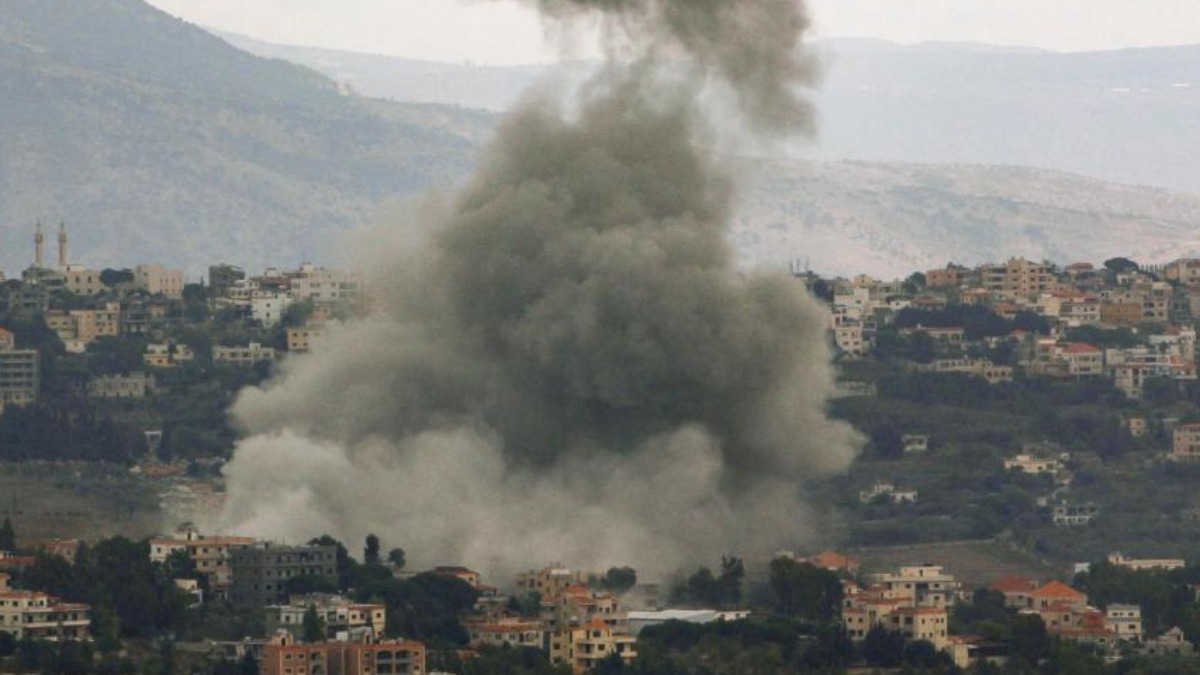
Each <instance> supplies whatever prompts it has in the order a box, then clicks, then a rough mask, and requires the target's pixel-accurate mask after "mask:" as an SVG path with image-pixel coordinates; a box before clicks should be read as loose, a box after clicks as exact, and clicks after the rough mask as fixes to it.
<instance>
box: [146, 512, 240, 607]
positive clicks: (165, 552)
mask: <svg viewBox="0 0 1200 675" xmlns="http://www.w3.org/2000/svg"><path fill="white" fill-rule="evenodd" d="M255 541H256V540H255V539H254V538H253V537H229V536H211V535H203V534H200V533H199V532H197V531H196V530H193V529H183V530H179V531H178V532H176V533H175V534H174V535H172V536H170V537H157V538H154V539H151V540H150V560H152V561H154V562H159V563H161V562H166V560H167V558H168V557H170V555H171V554H172V553H174V552H175V551H185V552H186V553H187V556H188V558H190V559H191V560H192V561H193V562H194V563H195V564H196V571H197V572H199V573H201V574H203V575H205V576H206V577H207V578H208V588H209V594H210V595H211V596H213V597H215V598H217V599H225V598H227V597H228V595H229V588H230V586H231V585H232V583H233V569H232V566H231V565H230V558H231V555H232V552H233V551H234V550H237V549H239V548H244V547H247V546H251V545H253V544H254V543H255Z"/></svg>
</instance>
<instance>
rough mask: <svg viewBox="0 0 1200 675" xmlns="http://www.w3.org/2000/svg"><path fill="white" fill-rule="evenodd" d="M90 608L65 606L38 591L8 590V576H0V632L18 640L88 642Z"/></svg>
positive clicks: (80, 605) (71, 604) (64, 603)
mask: <svg viewBox="0 0 1200 675" xmlns="http://www.w3.org/2000/svg"><path fill="white" fill-rule="evenodd" d="M91 625H92V621H91V607H89V606H87V605H84V604H80V603H68V602H63V601H61V600H59V599H58V598H56V597H54V596H52V595H47V594H46V593H40V592H38V591H18V590H13V589H10V588H9V587H8V575H7V574H0V632H4V633H9V634H10V635H12V636H13V637H15V638H16V639H18V640H20V639H22V638H25V637H26V636H28V637H29V638H31V639H34V640H53V641H57V640H87V639H89V637H90V629H91Z"/></svg>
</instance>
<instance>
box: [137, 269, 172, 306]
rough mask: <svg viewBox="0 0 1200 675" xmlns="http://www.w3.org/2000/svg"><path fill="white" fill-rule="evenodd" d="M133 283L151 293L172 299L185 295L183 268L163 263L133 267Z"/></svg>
mask: <svg viewBox="0 0 1200 675" xmlns="http://www.w3.org/2000/svg"><path fill="white" fill-rule="evenodd" d="M133 283H134V286H135V287H137V288H140V289H142V290H143V291H146V292H147V293H149V294H151V295H165V296H166V297H168V298H172V299H179V298H182V297H183V270H177V269H171V268H168V267H163V266H162V265H138V266H137V267H135V268H133Z"/></svg>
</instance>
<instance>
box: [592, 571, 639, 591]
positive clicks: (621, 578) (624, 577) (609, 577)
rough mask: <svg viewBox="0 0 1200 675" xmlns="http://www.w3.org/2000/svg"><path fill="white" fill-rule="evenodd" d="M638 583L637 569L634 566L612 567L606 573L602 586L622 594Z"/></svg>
mask: <svg viewBox="0 0 1200 675" xmlns="http://www.w3.org/2000/svg"><path fill="white" fill-rule="evenodd" d="M636 585H637V571H636V570H634V569H633V568H632V567H610V568H609V569H608V571H607V572H605V573H604V579H603V580H602V582H601V586H602V587H603V588H604V590H606V591H609V592H610V593H616V594H617V595H620V594H622V593H624V592H625V591H628V590H629V589H631V588H633V587H634V586H636Z"/></svg>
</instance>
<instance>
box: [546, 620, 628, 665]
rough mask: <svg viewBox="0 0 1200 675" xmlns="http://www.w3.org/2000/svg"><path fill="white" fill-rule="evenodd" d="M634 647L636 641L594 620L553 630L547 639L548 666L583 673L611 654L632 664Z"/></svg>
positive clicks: (605, 623) (604, 623)
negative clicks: (561, 667) (559, 665)
mask: <svg viewBox="0 0 1200 675" xmlns="http://www.w3.org/2000/svg"><path fill="white" fill-rule="evenodd" d="M636 647H637V638H635V637H634V636H633V635H631V634H630V633H629V632H627V631H625V632H622V631H619V630H616V629H614V627H613V626H612V625H610V624H609V623H607V622H605V621H604V620H603V619H601V618H599V617H597V618H593V619H591V620H589V621H586V622H583V623H579V624H571V625H567V626H563V627H561V628H559V629H557V630H555V631H554V633H553V634H551V636H550V649H549V652H550V662H551V663H554V664H566V665H569V666H570V667H571V670H573V671H574V672H577V673H583V672H588V671H591V670H592V669H593V668H595V667H596V665H597V664H598V663H600V662H601V661H603V660H604V659H607V658H609V657H610V656H612V655H613V654H616V655H617V656H619V657H620V658H621V660H622V661H625V662H626V663H629V662H632V661H633V660H634V659H635V658H637V649H636Z"/></svg>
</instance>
